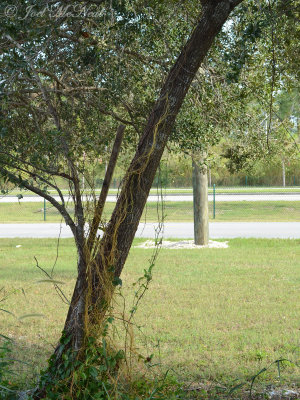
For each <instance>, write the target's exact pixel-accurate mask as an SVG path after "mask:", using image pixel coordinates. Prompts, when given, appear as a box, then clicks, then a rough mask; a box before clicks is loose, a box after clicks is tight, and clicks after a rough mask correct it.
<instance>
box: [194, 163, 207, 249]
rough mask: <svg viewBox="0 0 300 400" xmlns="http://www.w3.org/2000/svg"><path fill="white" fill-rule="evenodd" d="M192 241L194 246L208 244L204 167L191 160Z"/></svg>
mask: <svg viewBox="0 0 300 400" xmlns="http://www.w3.org/2000/svg"><path fill="white" fill-rule="evenodd" d="M193 198H194V199H193V200H194V240H195V244H196V245H202V246H205V245H207V244H208V235H209V232H208V231H209V227H208V182H207V167H206V165H204V164H203V165H201V166H199V165H198V164H197V162H196V161H195V160H194V159H193Z"/></svg>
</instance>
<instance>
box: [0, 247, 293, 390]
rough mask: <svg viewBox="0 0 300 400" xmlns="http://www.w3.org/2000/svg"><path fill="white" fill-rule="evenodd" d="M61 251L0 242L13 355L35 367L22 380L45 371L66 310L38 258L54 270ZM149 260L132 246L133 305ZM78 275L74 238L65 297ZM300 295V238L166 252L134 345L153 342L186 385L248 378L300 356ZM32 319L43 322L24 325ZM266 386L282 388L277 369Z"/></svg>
mask: <svg viewBox="0 0 300 400" xmlns="http://www.w3.org/2000/svg"><path fill="white" fill-rule="evenodd" d="M140 241H141V240H139V241H136V242H135V244H136V243H138V242H140ZM17 245H21V247H16V246H17ZM56 245H57V241H56V240H51V239H47V240H43V239H37V240H32V239H9V240H8V239H1V240H0V288H2V287H3V289H2V291H1V292H0V295H1V296H2V297H3V296H4V295H5V296H6V295H7V298H6V300H5V301H3V302H2V303H1V304H0V308H3V309H6V310H9V311H11V312H13V313H14V314H15V316H12V315H10V314H7V313H4V312H2V313H0V333H2V334H4V335H7V336H9V337H11V338H13V339H14V340H15V349H16V353H17V354H16V357H18V358H22V359H24V360H26V361H27V362H29V363H30V366H28V367H22V373H21V379H22V380H24V382H25V381H26V382H30V379H32V377H33V375H34V373H38V371H39V368H40V367H42V366H45V360H46V357H47V356H48V355H49V354H50V353H51V351H52V349H53V347H52V346H54V345H55V343H56V341H57V339H58V338H59V335H60V331H61V329H62V326H63V322H64V318H65V315H66V312H67V306H66V305H64V304H63V303H62V301H61V300H60V298H59V297H58V296H57V295H56V293H55V291H54V289H53V288H52V285H51V284H49V283H44V282H39V281H40V280H42V279H44V276H43V274H42V273H41V271H39V270H38V269H37V268H36V266H35V261H34V259H33V257H34V256H36V257H37V258H38V260H39V263H40V265H41V266H42V267H43V268H45V269H47V270H48V271H50V270H51V268H52V266H53V263H54V262H55V258H56ZM151 254H152V250H150V249H147V250H145V249H138V248H133V249H132V250H131V253H130V256H129V259H128V261H127V264H126V267H125V269H124V273H123V276H122V279H123V291H124V294H125V296H126V299H127V307H128V309H130V305H131V301H130V299H131V298H132V295H133V292H134V288H133V287H132V283H133V282H135V281H136V280H137V278H138V277H140V276H142V275H143V270H144V268H147V266H148V260H149V258H150V255H151ZM75 270H76V264H75V249H74V245H73V241H72V240H71V239H63V240H61V241H60V247H59V257H58V261H57V264H56V267H55V275H54V277H55V279H57V280H59V281H63V282H64V283H65V284H64V285H62V289H63V290H64V292H65V293H66V295H67V296H68V297H70V296H71V293H72V288H73V285H74V281H75ZM299 289H300V240H257V239H234V240H230V241H229V248H228V249H196V250H167V249H162V250H161V252H160V254H159V257H158V260H157V264H156V267H155V271H154V280H153V282H152V283H151V285H150V289H149V290H148V291H147V293H146V296H145V298H144V299H143V301H142V303H141V305H140V308H139V309H138V312H137V315H136V322H137V324H138V325H142V326H143V331H144V333H145V334H146V338H147V339H145V337H144V336H142V335H140V334H139V333H137V334H136V335H137V336H136V343H137V345H138V346H140V347H141V348H143V347H144V346H148V349H149V354H150V353H152V352H154V353H155V357H156V358H155V359H156V360H158V359H159V357H158V355H159V354H158V353H159V351H160V357H161V362H162V365H163V367H164V368H170V367H171V368H173V369H174V370H175V371H176V373H178V374H179V376H180V377H181V379H183V380H185V381H191V380H195V381H196V382H200V381H206V382H223V383H224V382H225V383H230V382H231V383H232V382H234V380H235V379H237V380H243V379H245V378H249V377H250V376H252V375H254V374H255V373H257V372H258V371H259V370H260V369H261V368H263V367H265V366H268V365H269V363H271V362H272V361H275V360H276V359H279V358H281V357H284V358H287V359H289V360H293V361H295V360H296V359H297V358H298V360H299V339H300V335H299V315H300V303H299ZM30 314H40V315H43V316H31V317H30V316H28V317H27V318H23V319H22V318H21V319H18V318H19V317H22V316H24V315H30ZM151 343H152V344H151ZM158 343H159V347H153V344H158ZM158 350H159V351H158ZM141 351H142V352H143V351H145V350H141ZM282 379H283V382H286V383H287V384H291V383H296V384H298V385H300V381H299V370H297V368H296V367H293V366H292V365H286V367H285V369H284V370H283V371H282ZM236 382H237V383H238V382H239V381H236ZM236 382H235V383H236ZM261 382H262V383H264V384H270V383H274V382H277V369H276V368H275V367H273V368H271V369H270V370H268V371H267V372H266V373H264V374H263V375H262V376H261Z"/></svg>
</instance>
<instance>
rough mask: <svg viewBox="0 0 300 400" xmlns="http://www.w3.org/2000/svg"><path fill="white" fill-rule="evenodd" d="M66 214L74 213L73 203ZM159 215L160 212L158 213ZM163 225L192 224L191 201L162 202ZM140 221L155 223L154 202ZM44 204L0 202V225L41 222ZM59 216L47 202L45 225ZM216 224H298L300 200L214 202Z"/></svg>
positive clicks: (108, 207)
mask: <svg viewBox="0 0 300 400" xmlns="http://www.w3.org/2000/svg"><path fill="white" fill-rule="evenodd" d="M113 207H114V203H106V206H105V211H104V218H106V219H109V217H110V215H111V212H112V210H113ZM69 212H70V213H71V214H73V207H72V204H70V205H69ZM160 213H161V212H160ZM164 215H165V221H166V222H188V221H189V222H192V221H193V203H192V202H185V201H182V202H165V203H164ZM209 217H210V219H211V220H212V217H213V204H212V202H209ZM142 220H143V221H145V220H146V221H148V222H152V221H157V220H158V216H157V205H156V203H150V202H149V203H147V207H146V208H145V211H144V214H143V217H142ZM43 221H44V210H43V203H26V202H24V203H23V202H20V203H2V204H0V223H1V222H2V223H13V222H14V223H23V222H43ZM59 221H61V216H60V215H59V213H58V212H57V210H56V209H55V208H54V207H52V206H51V205H50V204H49V203H47V207H46V222H59ZM215 221H249V222H250V221H300V202H299V201H239V202H217V203H216V218H215Z"/></svg>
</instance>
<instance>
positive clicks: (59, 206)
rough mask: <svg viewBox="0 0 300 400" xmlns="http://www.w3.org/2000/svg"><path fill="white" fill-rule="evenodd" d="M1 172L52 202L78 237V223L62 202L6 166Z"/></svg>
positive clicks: (12, 180) (0, 169)
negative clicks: (76, 223)
mask: <svg viewBox="0 0 300 400" xmlns="http://www.w3.org/2000/svg"><path fill="white" fill-rule="evenodd" d="M0 172H1V173H2V174H3V175H5V176H7V177H8V178H9V179H10V181H11V182H15V183H18V184H19V185H22V186H24V187H25V188H26V189H28V190H30V191H31V192H33V193H35V194H37V195H38V196H41V197H43V198H44V199H45V200H47V201H49V203H51V204H52V205H53V206H54V207H55V208H56V209H57V210H58V211H59V212H60V213H61V215H62V216H63V217H64V220H65V222H66V224H67V225H69V226H70V228H71V230H72V233H73V235H74V237H76V225H75V223H74V221H73V220H72V218H71V216H70V214H69V213H68V212H67V210H66V208H65V207H64V206H63V205H62V204H59V202H58V201H56V200H55V199H54V198H53V197H52V196H50V195H49V194H47V193H45V192H44V191H43V190H41V189H39V188H38V187H36V186H33V185H31V184H30V183H29V182H27V181H26V180H23V179H22V178H21V177H20V176H19V177H18V176H16V175H15V174H13V173H12V172H10V171H8V170H7V169H6V168H3V167H1V166H0Z"/></svg>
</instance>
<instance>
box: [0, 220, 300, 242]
mask: <svg viewBox="0 0 300 400" xmlns="http://www.w3.org/2000/svg"><path fill="white" fill-rule="evenodd" d="M156 226H157V225H156V224H155V223H147V224H140V225H139V228H138V231H137V234H136V237H142V238H153V237H154V236H155V227H156ZM60 228H61V237H62V238H68V237H72V234H71V231H70V229H69V227H67V226H66V225H65V224H62V225H60V224H52V223H45V224H0V238H14V237H20V238H57V237H58V236H59V232H60ZM209 230H210V238H211V239H221V238H227V239H231V238H238V237H242V238H280V239H288V238H290V239H300V222H211V223H210V224H209ZM164 237H165V238H180V239H190V238H193V223H191V222H181V223H179V222H177V223H176V222H174V223H171V222H168V223H165V226H164Z"/></svg>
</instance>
